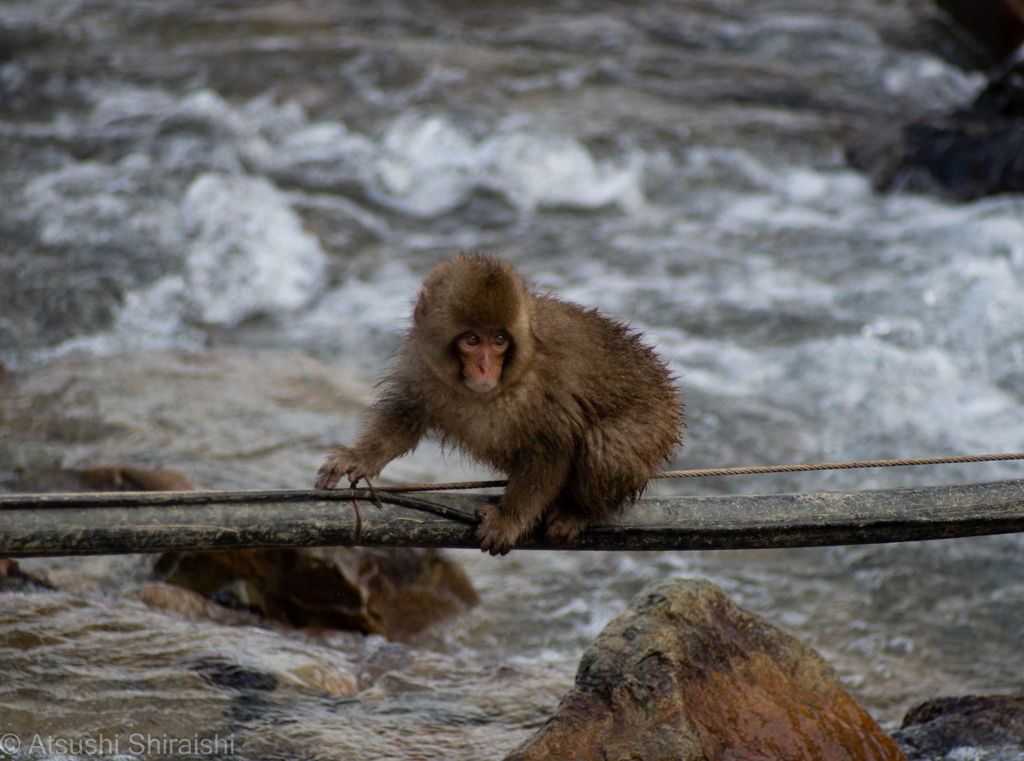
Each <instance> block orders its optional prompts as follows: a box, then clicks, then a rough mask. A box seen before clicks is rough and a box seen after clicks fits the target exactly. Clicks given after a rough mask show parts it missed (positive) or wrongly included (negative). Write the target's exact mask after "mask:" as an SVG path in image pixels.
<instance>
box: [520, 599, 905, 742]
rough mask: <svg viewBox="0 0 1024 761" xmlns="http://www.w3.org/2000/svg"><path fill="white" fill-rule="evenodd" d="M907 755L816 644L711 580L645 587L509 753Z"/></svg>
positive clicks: (596, 642) (608, 627) (590, 650)
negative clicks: (568, 687)
mask: <svg viewBox="0 0 1024 761" xmlns="http://www.w3.org/2000/svg"><path fill="white" fill-rule="evenodd" d="M812 758H813V759H817V760H819V761H830V760H832V759H835V760H836V761H839V760H840V759H842V760H843V761H854V760H856V761H871V760H872V759H904V758H905V757H904V755H903V753H902V752H901V751H900V749H899V748H898V747H897V745H896V743H895V742H894V741H893V740H892V739H891V738H890V737H889V736H888V735H886V734H885V732H883V731H882V729H881V728H880V727H879V726H878V724H877V723H876V722H875V721H874V720H873V719H872V718H871V717H870V716H869V715H868V714H867V713H866V712H865V711H864V710H863V709H862V708H861V707H860V706H859V705H858V704H857V703H856V702H855V701H854V700H853V699H852V698H851V697H850V696H849V695H848V694H847V693H846V691H845V690H844V689H843V687H842V685H841V684H840V682H839V679H838V677H837V676H836V674H835V672H834V671H833V670H832V668H831V667H830V666H829V665H828V664H827V663H826V662H825V661H824V659H823V658H822V657H821V656H820V655H818V653H816V652H815V651H814V650H812V649H810V648H809V647H806V646H805V645H803V644H801V643H800V642H799V641H797V640H796V639H794V638H793V637H791V636H789V635H787V634H785V633H783V632H781V631H780V630H778V629H776V628H775V627H774V626H772V625H771V624H769V623H768V622H767V621H764V620H763V619H761V618H758V617H757V616H754V615H751V614H750V613H747V612H745V611H743V610H741V609H740V608H738V607H737V606H736V605H734V604H733V603H732V601H731V600H730V599H729V597H728V595H726V594H725V592H723V591H722V590H721V589H719V588H718V587H716V586H715V585H714V584H711V583H710V582H707V581H691V580H682V579H670V580H667V581H663V582H659V583H657V584H655V585H653V586H651V587H649V588H648V589H646V590H645V591H644V592H642V593H641V594H640V595H639V596H638V597H637V598H636V599H635V600H634V601H633V603H632V605H631V606H630V608H629V609H628V610H627V611H626V612H624V613H623V614H622V615H620V616H619V617H617V618H616V619H615V620H613V621H612V622H611V623H610V624H608V626H607V627H606V628H605V630H604V631H603V632H602V633H601V635H600V636H599V637H598V638H597V640H596V641H595V642H594V644H593V645H592V646H591V647H590V649H589V650H588V651H587V652H586V653H585V654H584V656H583V659H582V661H581V662H580V666H579V671H578V673H577V676H576V685H575V687H574V688H573V689H572V691H571V692H570V693H569V694H568V695H567V696H566V697H565V699H564V700H563V701H562V703H561V705H560V706H559V707H558V710H557V711H556V712H555V714H554V716H552V718H551V719H550V720H549V721H548V722H547V724H546V725H545V726H544V727H543V728H542V729H541V730H540V731H539V732H538V733H537V734H536V735H535V736H534V737H533V738H531V739H530V740H528V741H527V742H526V743H525V744H523V745H522V746H521V747H520V748H518V749H517V750H516V751H515V752H513V753H512V754H511V755H510V756H508V758H507V759H506V761H513V760H514V761H527V760H529V761H540V760H541V759H577V760H578V761H590V760H593V761H598V759H600V760H601V761H620V760H621V761H626V760H627V759H644V761H655V760H657V759H665V760H667V759H673V761H689V760H690V759H693V760H694V761H696V760H697V759H701V760H703V761H714V760H715V759H730V760H737V761H738V760H739V759H761V760H762V761H764V760H766V759H793V760H794V761H797V760H798V759H799V760H801V761H802V760H804V759H812Z"/></svg>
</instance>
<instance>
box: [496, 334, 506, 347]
mask: <svg viewBox="0 0 1024 761" xmlns="http://www.w3.org/2000/svg"><path fill="white" fill-rule="evenodd" d="M507 343H508V336H506V335H505V334H504V333H497V334H496V335H495V336H494V345H495V346H504V345H505V344H507Z"/></svg>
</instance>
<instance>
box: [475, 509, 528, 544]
mask: <svg viewBox="0 0 1024 761" xmlns="http://www.w3.org/2000/svg"><path fill="white" fill-rule="evenodd" d="M476 517H477V518H479V519H480V527H479V528H478V529H477V530H476V538H477V539H478V540H479V542H480V549H481V550H483V551H484V552H489V553H491V554H492V555H507V554H508V551H509V550H511V549H512V546H513V545H514V544H515V543H516V539H518V538H519V535H520V534H521V533H522V531H521V530H520V529H519V528H518V527H517V526H515V525H513V524H512V522H511V521H508V520H507V519H505V520H503V519H502V515H501V512H500V511H499V510H498V509H497V507H495V506H490V507H480V508H477V511H476Z"/></svg>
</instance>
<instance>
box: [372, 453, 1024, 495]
mask: <svg viewBox="0 0 1024 761" xmlns="http://www.w3.org/2000/svg"><path fill="white" fill-rule="evenodd" d="M1001 460H1024V452H1017V453H1014V454H971V455H959V456H954V457H917V458H911V459H905V460H860V461H856V462H816V463H809V464H805V465H761V466H758V467H754V468H705V469H704V470H670V471H665V472H662V473H655V474H654V475H653V476H651V478H652V479H653V478H702V477H704V476H752V475H758V474H762V473H800V472H804V471H811V470H852V469H853V468H896V467H902V466H905V465H951V464H954V463H963V462H997V461H1001ZM506 485H508V481H467V482H461V483H450V484H419V485H410V486H378V487H376V488H377V491H379V492H387V493H389V494H403V493H406V492H417V491H451V490H455V489H488V488H492V487H500V486H506Z"/></svg>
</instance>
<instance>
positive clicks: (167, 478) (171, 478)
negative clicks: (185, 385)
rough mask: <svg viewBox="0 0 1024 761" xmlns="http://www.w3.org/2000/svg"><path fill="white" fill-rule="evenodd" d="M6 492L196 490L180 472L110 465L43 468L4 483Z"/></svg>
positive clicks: (21, 474)
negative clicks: (72, 468) (79, 467)
mask: <svg viewBox="0 0 1024 761" xmlns="http://www.w3.org/2000/svg"><path fill="white" fill-rule="evenodd" d="M0 486H2V488H3V490H4V491H12V492H24V493H33V492H34V493H46V492H81V491H194V490H195V487H194V486H192V484H191V483H189V481H188V479H187V478H185V476H183V475H182V474H181V473H179V472H178V471H176V470H170V469H167V468H140V467H136V466H133V465H108V466H104V467H98V468H83V469H80V470H68V469H63V468H41V469H37V470H33V471H31V472H28V473H20V474H18V475H17V476H16V477H15V478H12V479H9V480H7V481H4V482H3V483H2V484H0Z"/></svg>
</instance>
